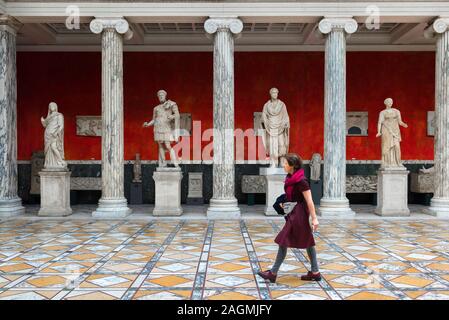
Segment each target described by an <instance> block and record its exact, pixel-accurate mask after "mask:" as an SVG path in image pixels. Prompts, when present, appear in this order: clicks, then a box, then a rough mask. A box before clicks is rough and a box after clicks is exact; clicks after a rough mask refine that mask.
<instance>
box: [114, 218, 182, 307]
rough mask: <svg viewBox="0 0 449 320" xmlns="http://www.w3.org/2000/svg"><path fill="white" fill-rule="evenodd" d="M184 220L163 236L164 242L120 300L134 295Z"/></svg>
mask: <svg viewBox="0 0 449 320" xmlns="http://www.w3.org/2000/svg"><path fill="white" fill-rule="evenodd" d="M185 222H186V221H185V220H181V221H180V222H179V223H178V224H177V225H176V226H175V227H174V229H173V230H172V231H171V232H170V234H169V235H168V236H167V238H165V240H164V242H163V243H162V244H161V246H160V247H159V248H158V249H157V251H156V252H155V253H154V255H153V257H151V259H150V261H148V262H147V264H146V265H145V267H144V268H143V270H142V271H141V272H140V274H139V275H138V276H137V278H136V279H135V280H134V282H133V283H132V284H131V286H130V287H129V288H128V290H126V292H125V294H124V295H123V296H122V298H121V300H131V299H132V297H133V296H134V295H135V293H136V292H137V290H138V289H139V288H140V286H141V285H142V284H143V282H144V281H145V279H146V277H147V276H148V275H149V274H150V273H151V270H153V268H154V266H155V265H156V263H157V262H158V261H159V259H160V258H161V256H162V255H163V254H164V252H165V250H166V249H167V247H168V246H169V245H170V243H171V242H172V241H173V239H174V238H175V236H176V234H177V233H178V231H179V230H181V228H182V227H183V226H184V224H185Z"/></svg>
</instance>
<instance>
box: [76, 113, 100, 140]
mask: <svg viewBox="0 0 449 320" xmlns="http://www.w3.org/2000/svg"><path fill="white" fill-rule="evenodd" d="M76 134H77V135H78V136H91V137H101V116H76Z"/></svg>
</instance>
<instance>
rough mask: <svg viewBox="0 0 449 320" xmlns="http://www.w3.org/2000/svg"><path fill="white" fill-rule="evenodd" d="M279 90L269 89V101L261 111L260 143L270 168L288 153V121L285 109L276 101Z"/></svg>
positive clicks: (276, 164)
mask: <svg viewBox="0 0 449 320" xmlns="http://www.w3.org/2000/svg"><path fill="white" fill-rule="evenodd" d="M278 94H279V90H278V89H276V88H271V89H270V96H271V99H270V100H269V101H268V102H267V103H265V105H264V106H263V111H262V119H261V125H262V129H263V135H262V141H263V145H264V147H265V150H266V152H267V153H268V155H269V156H270V164H271V165H270V166H271V167H278V166H279V159H280V157H282V156H283V155H285V154H286V153H287V152H288V145H289V130H290V120H289V117H288V113H287V107H286V106H285V104H284V103H283V102H282V101H281V100H279V99H278Z"/></svg>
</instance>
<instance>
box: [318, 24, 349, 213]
mask: <svg viewBox="0 0 449 320" xmlns="http://www.w3.org/2000/svg"><path fill="white" fill-rule="evenodd" d="M356 29H357V23H356V22H355V21H354V20H353V19H323V20H321V22H320V24H319V30H320V31H321V32H322V33H324V34H327V35H326V44H325V83H324V172H323V198H322V199H321V203H320V213H321V214H322V215H341V214H344V215H349V214H351V215H352V214H353V212H352V211H351V209H350V208H349V201H348V199H347V198H346V34H347V33H352V32H355V30H356Z"/></svg>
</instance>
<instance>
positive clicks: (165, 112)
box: [153, 100, 179, 142]
mask: <svg viewBox="0 0 449 320" xmlns="http://www.w3.org/2000/svg"><path fill="white" fill-rule="evenodd" d="M169 116H174V119H169ZM153 119H154V140H155V141H158V142H166V141H178V138H179V137H178V136H177V135H178V132H179V111H178V106H177V105H176V103H175V102H173V101H171V100H167V101H165V102H164V103H162V104H160V105H158V106H156V107H155V108H154V112H153Z"/></svg>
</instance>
